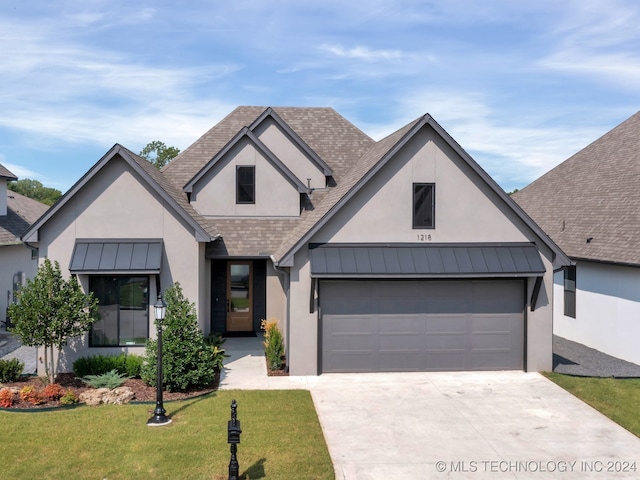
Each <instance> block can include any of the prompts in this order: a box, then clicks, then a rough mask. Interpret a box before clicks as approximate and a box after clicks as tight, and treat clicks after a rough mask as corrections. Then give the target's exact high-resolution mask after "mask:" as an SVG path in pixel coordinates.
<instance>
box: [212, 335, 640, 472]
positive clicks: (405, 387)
mask: <svg viewBox="0 0 640 480" xmlns="http://www.w3.org/2000/svg"><path fill="white" fill-rule="evenodd" d="M260 342H261V339H256V338H230V339H228V340H227V342H226V344H225V347H226V349H227V352H228V353H230V354H231V357H230V358H229V359H227V362H226V368H225V371H224V373H223V376H222V379H221V384H220V388H221V389H227V390H228V389H291V388H304V389H308V390H310V391H311V395H312V398H313V401H314V404H315V407H316V411H317V413H318V417H319V419H320V423H321V425H322V429H323V432H324V435H325V439H326V441H327V445H328V447H329V453H330V455H331V458H332V461H333V464H334V468H335V471H336V478H337V479H349V480H351V479H357V480H369V479H371V480H373V479H385V480H386V479H390V480H393V479H407V478H411V479H418V478H419V479H422V478H424V479H445V478H446V479H476V480H477V479H484V478H505V479H506V478H508V479H529V478H531V479H555V478H558V479H585V478H586V479H590V478H593V479H604V478H616V479H622V478H624V479H628V478H638V477H640V439H639V438H638V437H636V436H634V435H632V434H631V433H629V432H628V431H626V430H624V429H623V428H622V427H620V426H618V425H617V424H615V423H614V422H612V421H611V420H609V419H608V418H606V417H605V416H603V415H601V414H600V413H598V412H597V411H595V410H594V409H592V408H591V407H589V406H588V405H586V404H584V403H583V402H581V401H580V400H578V399H577V398H575V397H574V396H572V395H571V394H569V393H567V392H566V391H564V390H563V389H561V388H560V387H558V386H556V385H555V384H554V383H552V382H550V381H548V380H546V379H545V378H544V377H543V376H541V375H539V374H537V373H524V372H455V373H380V374H325V375H321V376H309V377H267V376H266V366H265V360H264V353H263V350H262V347H261V344H260ZM625 462H626V463H625ZM633 462H635V463H633ZM634 465H635V469H636V470H635V471H633V470H632V469H633V468H634ZM609 468H610V469H613V471H607V470H608V469H609ZM619 470H627V471H619Z"/></svg>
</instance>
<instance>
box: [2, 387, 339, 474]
mask: <svg viewBox="0 0 640 480" xmlns="http://www.w3.org/2000/svg"><path fill="white" fill-rule="evenodd" d="M232 399H235V400H236V401H237V402H238V420H240V422H241V427H242V436H241V443H240V445H239V446H238V462H239V463H240V473H241V474H242V476H241V478H247V479H250V480H254V479H260V478H269V479H272V478H277V479H283V480H285V479H296V480H298V479H301V478H304V479H333V478H334V471H333V466H332V463H331V458H330V457H329V452H328V450H327V446H326V443H325V441H324V437H323V435H322V430H321V427H320V423H319V421H318V416H317V414H316V411H315V409H314V406H313V401H312V400H311V395H310V393H309V392H307V391H302V390H288V391H218V392H214V393H212V394H209V395H207V396H205V397H200V398H195V399H191V400H185V401H180V402H166V403H165V409H166V410H167V414H168V415H169V416H170V417H171V418H172V420H173V422H172V423H171V424H170V425H167V426H164V427H148V426H147V425H146V421H147V419H148V418H149V417H150V416H151V412H152V411H153V409H154V406H155V405H152V404H137V405H136V404H129V405H103V406H99V407H86V406H81V407H78V408H74V409H68V410H54V411H49V412H33V411H29V412H25V411H0V426H1V431H0V435H1V437H2V442H0V458H1V459H2V467H1V468H0V472H1V474H0V476H1V477H2V478H37V479H42V480H44V479H60V478H73V479H93V480H95V479H99V480H102V479H108V480H116V479H127V480H129V479H164V478H166V479H210V480H211V479H213V480H221V479H225V480H226V479H227V478H228V467H229V458H230V454H229V445H228V444H227V421H228V420H229V418H230V413H231V410H230V407H229V406H230V404H231V400H232Z"/></svg>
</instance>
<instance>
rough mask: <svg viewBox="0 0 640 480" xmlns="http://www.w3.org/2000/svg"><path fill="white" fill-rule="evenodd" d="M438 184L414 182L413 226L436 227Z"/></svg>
mask: <svg viewBox="0 0 640 480" xmlns="http://www.w3.org/2000/svg"><path fill="white" fill-rule="evenodd" d="M435 213H436V186H435V184H434V183H414V184H413V228H435V225H436V223H435Z"/></svg>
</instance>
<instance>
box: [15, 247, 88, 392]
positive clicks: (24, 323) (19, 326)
mask: <svg viewBox="0 0 640 480" xmlns="http://www.w3.org/2000/svg"><path fill="white" fill-rule="evenodd" d="M9 316H10V318H11V321H12V323H13V324H14V326H13V327H11V332H12V333H15V334H16V335H18V337H20V340H21V341H22V343H23V344H24V345H28V346H30V347H40V346H42V347H44V366H45V371H46V373H47V377H48V379H49V382H51V383H53V382H54V381H55V378H56V374H57V363H58V362H57V361H55V360H54V356H53V348H54V347H56V348H57V350H58V358H59V357H60V352H61V351H62V348H63V347H64V346H65V345H67V342H68V341H69V339H71V338H73V337H78V336H80V335H84V334H85V333H86V332H88V331H89V330H90V329H91V325H93V323H94V322H95V321H96V320H97V319H98V300H97V299H95V298H94V297H93V294H92V293H89V294H85V293H83V292H82V289H81V288H80V284H79V283H78V280H77V278H76V277H71V278H70V279H69V280H65V279H64V278H62V273H61V272H60V264H59V263H58V262H57V261H56V262H55V263H54V264H52V263H51V260H49V259H48V258H47V259H45V261H44V263H43V264H42V265H40V267H38V273H37V274H36V276H35V277H34V278H33V280H31V279H29V280H27V284H26V285H25V286H24V287H22V288H21V289H20V290H19V291H18V294H17V303H16V304H13V305H11V306H10V307H9Z"/></svg>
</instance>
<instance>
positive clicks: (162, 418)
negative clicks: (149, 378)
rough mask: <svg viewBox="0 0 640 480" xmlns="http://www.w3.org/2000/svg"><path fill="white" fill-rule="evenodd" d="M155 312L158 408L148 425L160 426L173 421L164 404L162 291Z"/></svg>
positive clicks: (163, 305)
mask: <svg viewBox="0 0 640 480" xmlns="http://www.w3.org/2000/svg"><path fill="white" fill-rule="evenodd" d="M153 313H154V315H155V317H156V326H157V328H158V334H157V335H158V362H157V363H158V375H157V377H156V409H155V410H154V411H153V417H151V418H150V419H149V420H148V421H147V425H148V426H150V427H160V426H162V425H169V424H170V423H171V419H170V418H169V417H167V415H166V410H165V409H164V406H163V404H162V321H163V320H164V316H165V314H166V313H167V304H166V303H164V300H163V299H162V293H158V301H157V302H156V304H155V305H154V306H153Z"/></svg>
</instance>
